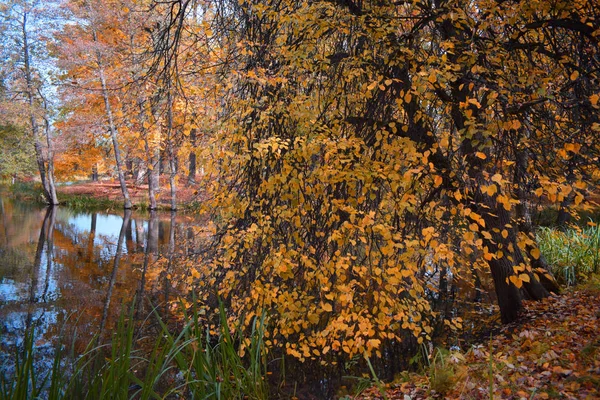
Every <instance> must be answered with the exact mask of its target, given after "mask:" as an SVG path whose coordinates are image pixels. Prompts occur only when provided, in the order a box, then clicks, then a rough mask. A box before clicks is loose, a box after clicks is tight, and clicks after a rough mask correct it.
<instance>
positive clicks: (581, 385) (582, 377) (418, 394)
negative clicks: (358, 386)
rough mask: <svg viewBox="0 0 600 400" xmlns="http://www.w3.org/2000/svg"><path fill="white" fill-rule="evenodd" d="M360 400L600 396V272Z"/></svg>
mask: <svg viewBox="0 0 600 400" xmlns="http://www.w3.org/2000/svg"><path fill="white" fill-rule="evenodd" d="M444 357H445V358H444V360H443V362H441V363H440V362H437V363H435V361H436V360H435V359H432V361H430V363H431V364H430V365H429V368H426V369H425V372H423V373H420V374H417V373H409V372H405V373H403V374H400V375H399V376H398V377H397V379H396V380H395V381H394V382H393V383H390V384H387V385H386V387H385V396H384V395H383V394H382V392H381V391H380V389H379V388H378V387H372V388H370V389H368V390H367V391H365V392H363V393H362V394H360V395H359V396H357V397H356V398H357V399H363V400H367V399H382V398H387V399H402V400H414V399H428V398H439V399H490V398H494V399H527V400H529V399H600V278H598V277H595V278H594V279H593V280H592V282H591V283H588V284H587V285H586V286H579V287H576V288H571V289H568V290H565V291H564V292H563V293H562V294H560V295H552V296H550V297H548V298H547V299H545V300H543V301H539V302H533V301H532V302H526V304H525V310H524V312H523V315H522V318H521V319H520V320H519V321H518V322H516V323H513V324H510V325H506V326H504V327H503V328H502V329H501V330H500V333H499V334H496V335H495V336H492V337H491V338H490V339H489V341H488V342H487V343H481V344H476V345H473V346H471V347H470V348H469V349H468V350H467V351H466V352H460V351H458V352H453V353H448V354H446V355H445V356H444Z"/></svg>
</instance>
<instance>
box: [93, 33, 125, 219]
mask: <svg viewBox="0 0 600 400" xmlns="http://www.w3.org/2000/svg"><path fill="white" fill-rule="evenodd" d="M93 38H94V42H98V35H97V33H96V30H94V31H93ZM96 58H97V63H98V76H99V77H100V84H101V87H102V97H103V99H104V108H105V110H106V119H107V120H108V129H109V131H110V137H111V139H112V144H113V151H114V153H115V163H116V166H117V176H118V177H119V184H120V185H121V193H122V194H123V208H125V209H126V210H128V209H130V208H131V200H130V198H129V190H127V183H126V182H125V175H124V174H123V160H122V157H121V150H120V149H119V139H118V136H119V134H118V131H117V126H116V125H115V120H114V117H113V112H112V107H111V105H110V96H109V95H108V87H107V85H106V77H105V75H104V67H103V65H102V60H101V57H100V53H99V52H98V51H96Z"/></svg>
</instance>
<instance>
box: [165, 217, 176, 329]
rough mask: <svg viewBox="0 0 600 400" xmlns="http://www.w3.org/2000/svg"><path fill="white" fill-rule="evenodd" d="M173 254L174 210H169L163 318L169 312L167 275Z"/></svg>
mask: <svg viewBox="0 0 600 400" xmlns="http://www.w3.org/2000/svg"><path fill="white" fill-rule="evenodd" d="M174 255H175V211H171V227H170V231H169V248H168V254H167V257H168V262H167V268H166V270H165V271H164V291H165V318H167V317H168V312H169V292H170V290H169V289H170V288H171V282H170V280H169V275H170V273H171V267H172V265H173V257H174Z"/></svg>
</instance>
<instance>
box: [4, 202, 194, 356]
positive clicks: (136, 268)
mask: <svg viewBox="0 0 600 400" xmlns="http://www.w3.org/2000/svg"><path fill="white" fill-rule="evenodd" d="M0 213H1V215H0V335H1V337H2V340H1V342H0V364H2V362H3V361H5V360H7V359H9V357H10V355H11V354H13V353H14V346H15V345H21V342H22V337H23V332H24V331H25V329H27V328H30V327H35V339H34V340H35V343H36V347H37V348H38V349H43V348H45V349H46V351H43V350H42V351H38V354H39V355H40V357H41V360H40V364H39V365H40V366H41V365H43V364H44V362H45V361H44V360H45V359H47V360H46V361H48V360H51V358H52V357H51V355H52V351H53V345H52V343H53V341H54V339H55V338H56V337H57V336H58V335H59V334H61V332H62V335H64V336H65V338H67V339H68V341H70V340H71V338H72V337H73V335H75V337H76V340H75V346H76V349H75V350H76V351H83V350H84V349H85V346H86V345H87V344H88V343H89V340H90V339H91V338H92V337H93V336H94V335H98V334H101V333H104V335H105V336H106V334H107V332H110V330H111V329H112V326H113V325H114V322H115V321H116V319H117V316H118V314H119V312H120V308H121V306H122V305H124V304H127V303H129V302H130V301H131V300H132V299H134V298H137V299H138V301H137V304H136V307H137V309H136V313H135V314H136V316H137V317H139V318H140V319H144V318H146V317H147V315H148V313H149V312H150V311H151V309H150V308H149V307H147V305H148V304H149V303H151V304H152V305H153V306H157V307H158V309H159V310H161V311H165V312H166V311H168V310H169V306H168V304H165V303H166V302H168V301H173V302H174V301H176V300H177V294H178V293H177V292H173V281H172V280H173V276H176V275H184V274H183V273H182V271H178V270H177V268H182V267H178V264H177V263H175V262H174V260H175V259H176V254H179V253H178V252H179V251H181V252H182V254H181V255H182V256H184V254H183V253H184V252H185V253H187V252H188V251H187V249H189V248H193V247H194V244H193V243H192V244H188V243H186V242H187V241H190V240H192V241H193V240H194V238H193V237H191V238H188V231H189V230H190V229H191V227H192V226H194V225H197V221H195V220H194V219H193V218H190V217H185V218H184V217H181V216H178V215H176V214H175V213H172V214H163V213H157V212H153V213H150V214H145V215H144V214H136V213H131V211H126V212H125V213H124V214H123V216H118V215H113V214H108V213H76V212H74V211H72V210H69V209H66V208H63V207H55V208H53V209H52V208H42V207H40V206H36V205H33V204H27V203H22V202H16V201H12V200H9V199H6V198H3V197H2V193H1V192H0ZM176 244H177V245H176ZM179 249H183V250H179ZM175 286H177V285H175ZM179 288H180V287H179ZM144 299H146V300H144Z"/></svg>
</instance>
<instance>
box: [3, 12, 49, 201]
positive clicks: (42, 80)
mask: <svg viewBox="0 0 600 400" xmlns="http://www.w3.org/2000/svg"><path fill="white" fill-rule="evenodd" d="M54 9H55V8H54ZM54 9H53V8H52V4H51V3H49V4H46V5H44V4H40V3H39V2H27V1H18V2H9V3H5V2H3V3H0V11H1V12H2V15H1V18H2V21H3V26H4V30H5V32H4V37H3V43H2V50H3V58H4V59H5V60H6V62H5V63H4V65H3V67H2V68H3V73H2V75H3V78H4V79H5V82H4V83H8V82H10V84H9V85H8V86H7V89H8V90H9V91H10V95H8V96H6V97H8V99H5V104H4V109H5V111H6V112H5V113H4V115H5V116H7V115H11V116H12V122H11V123H13V124H16V125H24V124H26V123H28V125H29V126H28V129H29V131H30V132H31V137H32V138H33V144H34V149H35V158H36V161H37V165H38V171H39V174H40V179H41V182H42V186H43V189H44V199H45V201H46V202H47V203H48V204H50V205H55V204H58V198H57V196H56V189H55V186H54V174H53V169H54V167H53V143H52V122H51V118H52V111H51V109H50V105H49V104H48V101H47V99H46V95H45V94H44V92H45V91H46V90H47V86H48V83H47V78H48V73H49V70H50V66H49V63H48V53H47V50H46V46H45V44H46V38H45V37H44V31H45V30H48V29H52V20H51V17H50V15H51V14H52V13H53V10H54ZM9 103H12V104H9ZM23 115H27V119H28V121H27V122H25V121H24V120H22V118H23Z"/></svg>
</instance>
